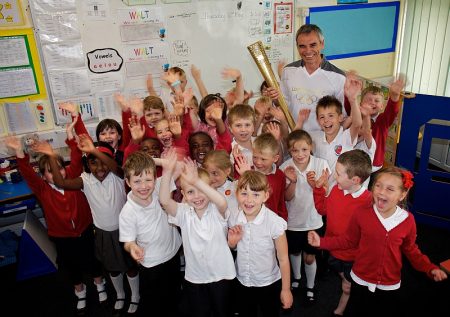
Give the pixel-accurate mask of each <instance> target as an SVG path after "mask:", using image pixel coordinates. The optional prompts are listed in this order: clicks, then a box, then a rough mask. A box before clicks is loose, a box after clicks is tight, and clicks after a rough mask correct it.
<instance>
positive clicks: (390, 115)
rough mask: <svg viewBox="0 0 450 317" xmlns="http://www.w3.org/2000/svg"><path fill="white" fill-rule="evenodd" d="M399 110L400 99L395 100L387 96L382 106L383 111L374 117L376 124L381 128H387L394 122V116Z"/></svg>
mask: <svg viewBox="0 0 450 317" xmlns="http://www.w3.org/2000/svg"><path fill="white" fill-rule="evenodd" d="M399 111H400V100H399V101H397V102H395V101H392V99H391V98H389V100H388V102H387V105H386V107H385V108H384V112H382V113H380V115H379V116H378V117H377V119H376V124H377V125H380V127H381V128H382V129H386V130H387V129H389V127H390V126H391V125H392V123H394V120H395V118H396V117H397V115H398V112H399Z"/></svg>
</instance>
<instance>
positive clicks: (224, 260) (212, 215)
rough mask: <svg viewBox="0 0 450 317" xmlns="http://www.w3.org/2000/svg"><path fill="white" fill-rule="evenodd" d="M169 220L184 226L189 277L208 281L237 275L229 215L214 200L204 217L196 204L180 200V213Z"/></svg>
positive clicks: (187, 277) (196, 282)
mask: <svg viewBox="0 0 450 317" xmlns="http://www.w3.org/2000/svg"><path fill="white" fill-rule="evenodd" d="M169 222H170V223H173V224H175V225H177V226H179V227H180V228H181V236H182V238H183V250H184V257H185V260H186V270H185V276H184V278H185V279H186V280H187V281H189V282H191V283H195V284H204V283H213V282H217V281H220V280H232V279H234V278H235V277H236V270H235V268H234V263H233V256H232V255H231V251H230V248H229V247H228V240H227V233H228V226H227V219H225V218H223V217H222V215H221V214H220V212H219V210H217V207H216V206H215V205H214V204H213V203H211V202H210V203H209V205H208V207H207V209H206V211H205V213H204V214H203V216H202V218H201V219H200V218H199V217H198V215H197V213H196V212H195V210H194V208H193V207H191V206H189V205H188V204H186V203H178V208H177V214H176V216H175V217H172V216H169Z"/></svg>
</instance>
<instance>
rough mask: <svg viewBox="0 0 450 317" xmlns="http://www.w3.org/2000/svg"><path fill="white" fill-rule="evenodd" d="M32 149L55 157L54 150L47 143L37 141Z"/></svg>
mask: <svg viewBox="0 0 450 317" xmlns="http://www.w3.org/2000/svg"><path fill="white" fill-rule="evenodd" d="M31 149H32V150H33V151H35V152H38V153H42V154H45V155H48V156H52V155H54V152H53V148H52V146H51V145H50V144H49V143H48V142H47V141H39V140H38V141H35V142H33V144H32V145H31Z"/></svg>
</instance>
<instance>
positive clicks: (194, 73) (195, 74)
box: [191, 64, 202, 78]
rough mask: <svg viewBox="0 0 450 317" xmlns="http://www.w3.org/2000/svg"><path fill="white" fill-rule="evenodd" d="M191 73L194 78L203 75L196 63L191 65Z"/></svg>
mask: <svg viewBox="0 0 450 317" xmlns="http://www.w3.org/2000/svg"><path fill="white" fill-rule="evenodd" d="M191 75H192V77H193V78H200V77H201V75H202V74H201V72H200V69H198V68H197V67H196V66H195V65H194V64H192V65H191Z"/></svg>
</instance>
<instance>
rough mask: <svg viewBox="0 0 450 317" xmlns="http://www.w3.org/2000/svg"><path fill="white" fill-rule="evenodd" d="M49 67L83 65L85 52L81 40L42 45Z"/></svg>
mask: <svg viewBox="0 0 450 317" xmlns="http://www.w3.org/2000/svg"><path fill="white" fill-rule="evenodd" d="M42 52H43V54H44V59H45V64H46V67H47V69H59V68H69V67H70V68H78V67H83V66H84V65H85V64H84V54H83V49H82V47H81V42H79V41H67V42H64V43H57V44H45V45H43V46H42Z"/></svg>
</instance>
